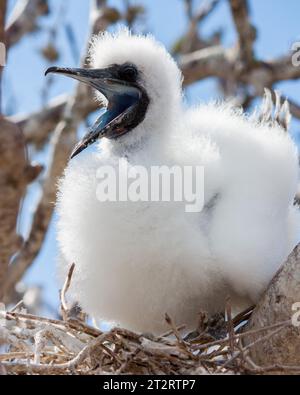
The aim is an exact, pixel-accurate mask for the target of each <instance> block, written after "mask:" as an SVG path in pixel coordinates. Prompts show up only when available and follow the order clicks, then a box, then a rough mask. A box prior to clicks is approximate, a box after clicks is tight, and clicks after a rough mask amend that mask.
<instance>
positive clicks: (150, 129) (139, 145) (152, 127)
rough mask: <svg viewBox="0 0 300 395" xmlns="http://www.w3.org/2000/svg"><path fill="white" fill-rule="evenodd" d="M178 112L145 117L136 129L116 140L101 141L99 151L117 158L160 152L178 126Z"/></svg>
mask: <svg viewBox="0 0 300 395" xmlns="http://www.w3.org/2000/svg"><path fill="white" fill-rule="evenodd" d="M179 118H180V112H179V111H177V112H174V113H172V114H164V113H163V111H162V113H161V116H160V117H159V118H158V117H150V116H149V117H146V119H145V120H144V121H143V122H142V123H141V124H140V125H138V126H137V127H135V128H134V129H132V130H131V131H129V132H128V133H125V134H124V135H123V136H120V137H119V138H117V139H107V138H104V139H102V140H101V149H102V150H104V151H107V152H109V153H110V154H112V155H114V156H117V157H124V156H130V155H132V154H133V155H134V154H135V153H137V152H138V151H143V150H147V152H151V150H152V149H153V151H159V150H161V149H162V148H163V147H164V145H165V142H166V143H167V141H168V140H169V136H170V133H172V132H174V128H176V125H178V123H179V122H177V121H178V119H179Z"/></svg>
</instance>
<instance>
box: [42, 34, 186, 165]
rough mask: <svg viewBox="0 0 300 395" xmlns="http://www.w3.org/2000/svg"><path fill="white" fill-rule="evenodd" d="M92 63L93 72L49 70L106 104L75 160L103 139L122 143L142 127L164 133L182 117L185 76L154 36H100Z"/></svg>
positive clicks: (74, 153) (73, 154) (92, 55)
mask: <svg viewBox="0 0 300 395" xmlns="http://www.w3.org/2000/svg"><path fill="white" fill-rule="evenodd" d="M90 60H91V67H90V68H86V69H76V68H75V69H71V68H60V67H50V68H49V69H48V70H47V71H46V74H48V73H57V74H63V75H65V76H68V77H72V78H75V79H77V80H79V81H81V82H84V83H86V84H88V85H90V86H92V87H93V88H95V89H96V91H97V96H98V97H99V98H100V99H101V101H102V102H103V101H104V104H105V106H106V111H105V112H104V114H102V115H101V116H100V117H99V118H98V119H97V121H96V122H95V124H94V125H93V126H92V128H91V130H90V131H89V132H88V133H87V134H86V136H85V137H84V138H83V139H82V140H81V141H80V142H79V143H78V145H77V146H76V147H75V149H74V151H73V153H72V155H71V157H74V156H75V155H77V154H78V153H79V152H81V151H83V150H84V149H85V148H86V147H87V146H89V145H90V144H92V143H94V142H95V141H96V140H98V139H100V138H103V137H104V138H108V139H119V138H120V137H121V136H124V135H125V134H126V136H127V133H128V132H130V131H132V130H134V129H137V127H138V126H140V125H142V126H143V128H140V129H141V130H140V131H137V132H140V133H146V134H147V133H151V130H152V131H153V130H161V128H162V127H163V126H164V125H166V123H167V122H168V121H169V120H170V118H171V117H172V116H173V115H174V114H176V112H177V110H178V107H179V103H180V98H181V73H180V71H179V69H178V67H177V65H176V63H175V61H174V60H173V59H172V57H171V56H170V55H169V53H168V52H167V51H166V49H165V48H164V47H163V46H162V45H161V44H159V43H158V42H156V41H155V40H154V38H153V37H152V36H149V35H148V36H136V35H132V34H131V33H130V32H129V31H128V30H127V29H123V30H121V31H119V32H118V33H116V34H110V33H103V34H100V35H99V36H96V37H94V39H93V41H92V44H91V49H90ZM142 131H143V132H142Z"/></svg>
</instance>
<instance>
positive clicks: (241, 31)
mask: <svg viewBox="0 0 300 395" xmlns="http://www.w3.org/2000/svg"><path fill="white" fill-rule="evenodd" d="M230 6H231V12H232V16H233V20H234V22H235V26H236V29H237V32H238V35H239V51H240V60H241V61H242V62H243V66H246V67H251V65H252V63H253V60H254V53H253V43H254V41H255V39H256V29H255V28H254V26H253V25H251V23H250V20H249V19H250V18H249V5H248V1H247V0H230Z"/></svg>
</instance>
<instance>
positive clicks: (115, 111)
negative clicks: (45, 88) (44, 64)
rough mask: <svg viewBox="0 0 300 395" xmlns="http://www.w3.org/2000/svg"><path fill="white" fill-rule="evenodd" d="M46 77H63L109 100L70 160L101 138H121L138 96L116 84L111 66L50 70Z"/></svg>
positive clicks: (124, 84) (119, 82)
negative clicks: (89, 88) (94, 90)
mask: <svg viewBox="0 0 300 395" xmlns="http://www.w3.org/2000/svg"><path fill="white" fill-rule="evenodd" d="M49 73H55V74H62V75H64V76H67V77H71V78H74V79H76V80H78V81H80V82H83V83H85V84H88V85H89V86H91V87H93V88H95V89H97V90H98V91H99V92H101V93H102V94H103V95H104V96H105V97H106V99H107V100H108V102H109V104H108V108H107V111H106V112H105V113H104V114H102V115H101V116H100V117H99V118H98V119H97V121H96V122H95V124H94V125H93V126H92V127H91V129H90V131H89V132H88V133H87V134H86V135H85V136H84V137H83V139H82V140H81V141H80V142H79V143H78V144H77V145H76V147H75V148H74V150H73V152H72V154H71V159H72V158H74V156H76V155H78V154H79V153H80V152H81V151H83V150H84V149H85V148H87V147H88V146H89V145H91V144H93V143H94V142H95V141H96V140H98V139H99V138H102V137H108V138H117V137H119V136H121V135H122V134H124V133H125V132H126V130H125V129H124V127H123V126H124V120H125V119H126V117H128V115H129V114H130V112H131V111H132V110H133V109H134V108H135V107H136V106H137V105H138V102H139V99H140V97H141V92H140V90H139V89H138V88H137V87H136V86H132V85H130V84H128V83H127V82H125V81H122V80H119V79H118V78H117V77H116V76H117V74H116V70H115V69H114V66H111V67H108V68H106V69H80V68H61V67H50V68H49V69H48V70H47V71H46V73H45V75H47V74H49Z"/></svg>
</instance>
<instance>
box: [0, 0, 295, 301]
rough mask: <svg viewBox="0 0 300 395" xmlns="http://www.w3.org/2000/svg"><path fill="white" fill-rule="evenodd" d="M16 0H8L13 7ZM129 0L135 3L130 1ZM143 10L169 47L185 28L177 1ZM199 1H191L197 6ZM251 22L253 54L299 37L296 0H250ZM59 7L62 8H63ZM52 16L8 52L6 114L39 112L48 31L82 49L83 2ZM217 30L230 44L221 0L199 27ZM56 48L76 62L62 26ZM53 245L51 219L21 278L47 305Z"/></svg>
mask: <svg viewBox="0 0 300 395" xmlns="http://www.w3.org/2000/svg"><path fill="white" fill-rule="evenodd" d="M15 3H16V0H10V1H9V8H10V9H12V7H13V6H14V4H15ZM132 3H134V1H133V2H132ZM138 3H142V4H143V5H144V6H145V7H146V9H147V18H146V24H145V25H144V26H142V29H143V30H144V31H150V32H152V33H153V34H154V35H155V36H156V37H157V39H158V40H160V41H162V42H163V43H164V44H165V45H166V46H167V47H168V48H170V47H171V46H172V44H173V43H174V42H175V41H176V39H178V38H179V37H180V36H181V35H182V34H183V33H184V31H185V28H186V17H185V14H184V12H183V10H184V9H183V1H182V0H139V1H138ZM200 3H201V0H198V1H197V0H195V4H198V5H199V4H200ZM109 4H111V5H115V6H117V7H118V8H119V7H122V5H123V1H122V0H110V1H109ZM250 6H251V12H252V20H253V22H254V24H255V26H256V27H257V28H258V32H259V35H258V40H257V42H256V46H255V49H256V52H257V55H258V56H261V57H263V58H272V57H276V56H280V55H282V54H286V53H287V52H288V51H289V50H290V48H291V45H292V43H293V42H294V41H300V24H299V15H300V2H299V0H250ZM62 7H63V8H62ZM50 8H51V16H50V17H47V18H43V19H44V20H41V24H42V25H43V26H46V27H48V29H45V30H44V29H43V30H42V31H41V32H40V33H39V34H32V35H28V36H26V38H24V39H23V40H22V41H21V42H20V43H19V44H18V45H16V46H14V47H13V48H12V49H11V51H10V52H9V58H8V62H7V67H6V69H5V79H4V98H3V102H4V109H5V110H6V112H7V113H8V114H9V113H15V112H29V111H34V110H38V109H39V108H41V105H42V94H41V92H42V91H43V89H45V83H46V79H45V77H44V71H45V69H46V68H47V67H48V66H49V63H47V61H45V60H44V59H43V58H42V57H41V55H40V50H41V48H43V47H44V46H45V44H46V43H47V41H48V39H49V29H50V28H52V27H53V26H63V25H65V24H66V23H67V24H69V25H71V26H72V29H73V31H74V34H75V37H76V42H77V45H78V47H79V48H83V47H84V43H85V39H86V36H87V33H88V31H87V30H88V25H87V21H88V15H89V1H88V0H72V1H70V0H50ZM219 28H221V29H222V30H223V31H224V37H223V43H224V45H225V46H230V45H232V44H233V43H234V42H235V38H236V34H235V30H234V26H233V23H232V18H231V15H230V11H229V7H228V3H227V1H226V0H223V1H221V3H220V4H219V6H218V7H217V9H216V11H215V12H214V13H213V14H211V15H210V16H209V17H208V18H207V20H206V21H205V23H204V25H203V26H202V32H203V34H204V35H208V34H210V33H211V32H213V31H214V30H217V29H219ZM56 42H57V47H58V49H59V52H60V59H59V60H58V61H57V62H56V63H58V64H59V65H61V66H77V64H78V63H77V62H76V60H75V59H74V57H73V56H72V52H71V50H70V48H69V45H68V41H67V37H66V34H65V30H64V29H63V28H59V29H58V34H57V40H56ZM73 87H74V82H73V81H72V80H70V79H61V78H59V79H56V80H55V83H53V84H52V85H51V86H50V87H49V89H48V92H47V96H48V98H49V99H51V98H53V97H55V96H57V95H58V94H62V93H65V92H70V91H72V89H73ZM278 88H279V89H280V90H281V91H282V93H284V94H285V95H287V96H288V97H290V98H292V99H294V100H296V101H298V102H300V81H299V82H294V81H293V82H284V83H280V84H279V86H278ZM186 97H187V101H188V103H196V102H199V101H202V100H209V99H211V98H215V97H218V91H217V87H216V83H215V81H214V79H208V80H205V81H202V82H199V83H197V84H195V85H194V86H193V87H190V88H188V89H187V92H186ZM298 131H300V123H299V122H293V133H294V134H295V135H297V134H298ZM35 158H36V159H37V160H40V161H42V162H43V161H45V158H46V155H45V154H44V153H43V154H41V155H39V156H35ZM38 193H39V189H38V188H37V187H33V188H31V189H30V193H29V196H28V198H27V199H26V201H25V203H24V207H23V216H22V221H21V224H20V228H21V231H22V232H23V233H24V234H26V231H27V230H28V226H29V219H30V213H31V212H32V210H33V209H34V205H35V204H36V201H37V199H38ZM56 256H57V246H56V242H55V218H54V221H53V222H52V225H51V227H50V229H49V232H48V234H47V239H46V242H45V245H44V247H43V249H42V251H41V252H40V254H39V256H38V258H37V260H36V262H35V263H34V265H33V266H32V268H31V269H30V270H29V272H28V274H27V276H26V279H25V280H26V283H28V284H36V285H41V286H42V287H43V289H44V291H45V295H46V299H47V301H48V303H50V304H51V305H52V306H56V305H57V303H58V285H57V282H56V277H55V260H56Z"/></svg>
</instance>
